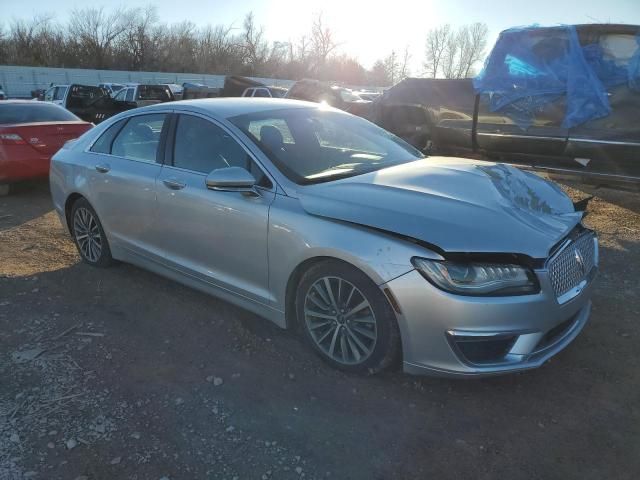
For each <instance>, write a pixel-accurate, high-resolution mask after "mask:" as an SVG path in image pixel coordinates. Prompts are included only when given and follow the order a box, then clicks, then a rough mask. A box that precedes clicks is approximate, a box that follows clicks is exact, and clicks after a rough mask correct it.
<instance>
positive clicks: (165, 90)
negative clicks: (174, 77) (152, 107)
mask: <svg viewBox="0 0 640 480" xmlns="http://www.w3.org/2000/svg"><path fill="white" fill-rule="evenodd" d="M138 100H157V101H160V102H168V101H169V100H171V90H169V87H165V86H163V85H140V86H139V87H138Z"/></svg>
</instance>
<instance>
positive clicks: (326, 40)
mask: <svg viewBox="0 0 640 480" xmlns="http://www.w3.org/2000/svg"><path fill="white" fill-rule="evenodd" d="M337 48H338V43H337V42H336V41H335V39H334V36H333V31H332V30H331V29H330V28H329V27H327V26H326V25H325V24H324V21H323V18H322V12H320V13H318V14H317V15H316V17H315V19H314V20H313V25H312V27H311V51H312V54H313V57H314V65H313V68H314V69H315V70H316V71H318V70H320V69H321V68H322V67H323V66H324V64H325V63H326V61H327V58H328V57H329V55H331V54H332V53H333V52H334V51H335V50H336V49H337Z"/></svg>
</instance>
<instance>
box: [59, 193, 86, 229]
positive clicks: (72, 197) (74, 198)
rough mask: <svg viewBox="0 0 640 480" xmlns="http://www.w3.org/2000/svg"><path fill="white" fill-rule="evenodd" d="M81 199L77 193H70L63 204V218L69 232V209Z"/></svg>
mask: <svg viewBox="0 0 640 480" xmlns="http://www.w3.org/2000/svg"><path fill="white" fill-rule="evenodd" d="M81 198H84V197H83V196H82V195H80V194H79V193H72V194H71V195H69V196H68V197H67V201H66V202H65V203H64V218H65V219H66V221H67V227H68V228H69V231H71V209H72V208H73V204H74V203H76V202H77V201H78V200H80V199H81Z"/></svg>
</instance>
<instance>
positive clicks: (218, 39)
mask: <svg viewBox="0 0 640 480" xmlns="http://www.w3.org/2000/svg"><path fill="white" fill-rule="evenodd" d="M232 30H233V26H227V25H216V26H215V27H212V26H211V25H208V26H206V27H204V28H203V29H202V30H201V31H200V34H199V41H198V48H197V51H196V64H197V65H199V66H200V68H201V69H203V71H209V72H220V73H224V72H236V71H239V69H240V67H241V65H242V55H241V52H240V51H239V50H240V47H239V45H238V44H237V43H236V41H235V40H234V38H233V36H232V34H231V33H232Z"/></svg>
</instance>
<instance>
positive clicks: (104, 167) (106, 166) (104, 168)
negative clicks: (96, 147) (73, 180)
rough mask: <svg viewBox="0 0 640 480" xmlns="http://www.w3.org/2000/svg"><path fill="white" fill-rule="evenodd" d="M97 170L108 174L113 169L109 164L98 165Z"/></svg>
mask: <svg viewBox="0 0 640 480" xmlns="http://www.w3.org/2000/svg"><path fill="white" fill-rule="evenodd" d="M96 170H97V171H98V172H100V173H107V172H108V171H109V170H111V167H110V166H109V164H108V163H99V164H98V165H96Z"/></svg>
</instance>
